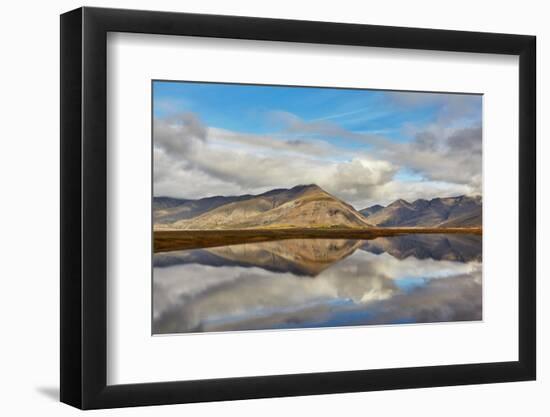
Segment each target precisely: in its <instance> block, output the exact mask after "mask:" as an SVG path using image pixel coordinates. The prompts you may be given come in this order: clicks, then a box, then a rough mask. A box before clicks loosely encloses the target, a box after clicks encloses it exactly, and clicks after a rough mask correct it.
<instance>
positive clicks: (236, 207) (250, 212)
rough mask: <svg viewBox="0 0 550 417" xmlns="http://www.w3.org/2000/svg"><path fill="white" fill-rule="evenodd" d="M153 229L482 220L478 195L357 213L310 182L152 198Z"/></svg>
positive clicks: (450, 223)
mask: <svg viewBox="0 0 550 417" xmlns="http://www.w3.org/2000/svg"><path fill="white" fill-rule="evenodd" d="M153 220H154V227H155V229H159V230H161V229H164V230H166V229H178V230H207V229H220V230H223V229H225V230H227V229H254V228H266V229H269V228H335V227H338V228H368V227H372V226H377V227H474V226H481V224H482V200H481V197H480V196H476V197H470V196H464V195H462V196H457V197H448V198H433V199H431V200H424V199H418V200H415V201H414V202H412V203H409V202H408V201H406V200H403V199H398V200H396V201H394V202H393V203H391V204H389V205H387V206H386V207H384V206H382V205H379V204H376V205H373V206H370V207H367V208H365V209H363V210H360V211H357V210H355V208H353V207H352V206H351V205H350V204H347V203H346V202H344V201H342V200H340V199H338V198H337V197H335V196H333V195H331V194H330V193H328V192H326V191H325V190H323V189H322V188H320V187H319V186H317V185H315V184H309V185H298V186H295V187H292V188H289V189H286V188H281V189H274V190H270V191H267V192H265V193H262V194H258V195H251V194H245V195H240V196H214V197H206V198H201V199H198V200H191V199H179V198H173V197H154V198H153Z"/></svg>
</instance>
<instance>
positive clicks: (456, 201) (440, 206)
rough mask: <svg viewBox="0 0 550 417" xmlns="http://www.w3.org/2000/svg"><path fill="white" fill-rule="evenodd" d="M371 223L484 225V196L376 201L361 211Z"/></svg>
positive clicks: (381, 224) (378, 224)
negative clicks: (386, 203)
mask: <svg viewBox="0 0 550 417" xmlns="http://www.w3.org/2000/svg"><path fill="white" fill-rule="evenodd" d="M359 212H360V213H361V214H363V215H364V216H365V218H366V220H367V222H368V223H370V224H372V225H374V226H379V227H391V226H393V227H398V226H401V227H414V226H422V227H473V226H481V225H482V220H483V219H482V200H481V197H480V196H475V197H470V196H465V195H461V196H457V197H447V198H433V199H431V200H424V199H418V200H416V201H414V202H412V203H409V202H408V201H406V200H403V199H399V200H396V201H394V202H393V203H391V204H389V205H388V206H386V207H383V206H380V205H375V206H371V207H367V208H365V209H363V210H360V211H359Z"/></svg>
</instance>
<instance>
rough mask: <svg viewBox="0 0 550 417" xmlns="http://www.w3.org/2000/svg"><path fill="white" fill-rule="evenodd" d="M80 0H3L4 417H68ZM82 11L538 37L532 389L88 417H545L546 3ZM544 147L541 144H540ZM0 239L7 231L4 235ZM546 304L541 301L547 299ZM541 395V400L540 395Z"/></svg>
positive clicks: (349, 0)
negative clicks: (68, 207) (65, 97)
mask: <svg viewBox="0 0 550 417" xmlns="http://www.w3.org/2000/svg"><path fill="white" fill-rule="evenodd" d="M81 5H82V3H80V2H78V1H72V0H62V1H57V2H55V3H51V2H38V1H34V2H32V1H25V2H24V1H20V2H15V1H11V2H5V4H3V7H2V19H1V23H0V30H1V36H0V42H1V45H2V48H1V50H0V51H1V57H2V58H1V64H0V71H1V75H2V77H1V78H0V79H1V80H2V82H3V86H2V88H1V89H0V100H1V101H0V106H1V109H0V115H1V120H2V129H1V130H0V132H1V133H0V135H1V136H0V138H1V140H2V145H3V146H2V148H1V149H2V151H1V152H0V181H1V188H0V189H1V191H2V195H3V199H2V204H0V218H1V219H2V225H3V227H2V229H1V230H2V233H1V234H0V236H1V239H0V245H2V251H1V253H2V261H3V262H2V269H1V270H2V274H1V278H2V281H3V284H4V285H3V286H1V287H0V320H1V327H0V329H1V331H2V342H1V343H0V351H1V355H0V393H1V395H0V396H1V398H2V400H1V401H0V410H1V411H2V414H3V415H26V414H28V415H32V414H31V413H40V414H41V415H50V414H51V415H60V416H64V415H74V414H76V413H77V411H76V410H75V409H72V408H71V407H68V406H66V405H63V404H60V403H58V402H57V396H58V392H59V385H58V379H59V371H58V368H59V361H58V355H59V354H58V349H59V343H58V340H59V325H58V311H59V280H58V276H59V249H58V247H59V232H58V230H59V221H58V210H59V187H58V182H59V167H58V165H59V142H58V141H59V139H58V138H59V17H58V15H59V14H60V13H62V12H64V11H67V10H70V9H73V8H76V7H79V6H81ZM86 5H89V6H103V7H123V8H139V9H157V10H168V11H182V12H183V11H186V12H197V13H215V14H238V15H250V16H264V17H280V18H293V19H309V20H326V21H341V22H353V23H370V24H380V25H395V26H417V27H431V28H441V29H462V30H475V31H492V32H509V33H522V34H533V35H537V37H538V88H537V93H538V120H539V123H538V137H539V151H538V152H539V153H538V162H539V186H538V190H539V204H538V207H539V226H538V235H539V250H538V255H539V273H538V277H539V285H538V291H539V293H538V299H539V302H538V313H539V321H538V331H539V343H538V349H539V367H538V372H539V377H538V381H537V382H527V383H507V384H496V385H482V386H466V387H451V388H432V389H422V390H401V391H387V392H377V393H359V394H344V395H325V396H313V397H300V398H283V399H270V400H254V401H237V402H230V403H210V404H193V405H179V406H164V407H145V408H139V409H120V410H110V411H100V412H97V413H94V415H113V414H115V413H116V414H117V415H118V414H120V415H132V416H134V415H139V416H148V415H155V416H157V415H158V416H164V415H179V414H182V413H187V414H188V415H194V416H195V415H197V416H210V415H220V414H222V413H223V414H224V415H239V416H243V415H244V416H247V415H250V416H252V415H274V416H275V415H285V414H286V415H297V414H298V413H302V414H310V413H315V414H316V415H327V416H329V415H330V416H333V415H335V414H341V413H343V412H347V413H350V414H356V413H357V414H367V413H369V414H373V415H377V414H378V413H384V415H403V414H406V415H410V416H416V415H422V416H441V415H446V416H461V417H462V416H464V415H476V416H477V415H480V416H482V415H500V416H507V415H520V414H524V415H529V416H543V415H549V413H550V404H549V403H548V401H547V397H548V392H550V365H549V363H550V361H549V360H548V358H547V353H548V352H549V342H550V326H548V324H547V323H546V322H547V320H548V318H549V317H550V307H549V305H550V301H549V300H550V285H549V283H548V281H547V279H548V276H549V273H550V266H549V265H548V263H547V259H545V254H547V253H548V251H549V250H550V223H549V221H548V220H547V219H546V218H543V216H541V215H540V213H542V212H544V211H545V210H546V211H548V210H550V201H549V197H550V193H548V191H547V190H546V192H545V193H544V194H543V186H544V184H546V181H545V180H548V179H549V175H550V168H549V166H548V165H546V167H542V166H541V165H542V162H543V161H545V160H548V158H550V151H548V149H549V147H548V146H546V144H542V142H543V140H542V138H543V137H545V136H547V135H548V134H549V133H550V132H549V127H548V126H549V124H548V122H547V121H546V120H543V117H542V116H543V115H544V114H545V110H546V104H547V102H548V97H550V91H549V89H550V87H549V86H550V83H549V82H548V80H547V79H546V77H545V74H544V73H545V72H546V73H547V74H548V73H550V71H549V59H550V48H549V47H548V45H549V43H550V26H549V25H548V21H547V16H548V11H547V10H545V7H544V6H545V2H542V1H535V0H523V1H514V2H505V1H485V2H480V1H470V0H462V1H460V2H442V1H437V0H435V1H424V0H415V1H406V0H403V1H385V2H382V1H376V2H368V1H353V0H339V1H336V2H333V1H331V2H321V1H315V2H313V1H311V2H306V1H299V0H291V1H286V0H278V1H270V2H261V1H253V0H232V1H223V0H188V1H186V2H178V1H169V0H157V1H147V0H125V1H118V2H115V1H92V0H89V1H88V2H87V3H86ZM540 145H542V146H540ZM6 232H7V233H6ZM545 301H546V302H545ZM544 394H546V395H544Z"/></svg>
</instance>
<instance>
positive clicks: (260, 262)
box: [153, 234, 482, 334]
mask: <svg viewBox="0 0 550 417" xmlns="http://www.w3.org/2000/svg"><path fill="white" fill-rule="evenodd" d="M481 241H482V238H481V236H476V235H456V234H453V235H404V236H395V237H380V238H377V239H373V240H368V241H366V240H346V239H291V240H279V241H272V242H263V243H246V244H240V245H231V246H222V247H216V248H208V249H196V250H184V251H173V252H163V253H157V254H155V255H154V258H153V333H155V334H166V333H188V332H193V333H194V332H209V331H230V330H259V329H283V328H308V327H334V326H351V325H368V324H398V323H429V322H446V321H471V320H481V311H482V308H481V304H482V303H481V293H482V291H481V286H482V280H481V271H482V267H481V265H482V263H481V262H482V250H481V246H482V245H481Z"/></svg>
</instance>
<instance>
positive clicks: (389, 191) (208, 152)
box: [153, 95, 482, 209]
mask: <svg viewBox="0 0 550 417" xmlns="http://www.w3.org/2000/svg"><path fill="white" fill-rule="evenodd" d="M420 96H422V95H419V97H420ZM396 97H399V95H397V96H396ZM457 97H460V96H457ZM418 99H419V100H420V99H422V100H426V98H418ZM428 99H430V98H428ZM437 99H439V98H437ZM409 100H410V98H409ZM457 103H458V104H455V105H452V106H451V105H449V106H451V107H453V108H454V107H457V108H458V107H460V105H461V104H460V103H461V102H460V100H459V99H457ZM403 105H409V104H408V103H405V104H403ZM449 111H450V110H449ZM453 111H455V112H458V110H453ZM270 117H271V119H272V121H273V123H274V126H276V127H277V129H278V130H276V131H275V132H274V133H273V134H269V135H257V134H250V133H242V132H234V131H229V130H226V129H220V128H215V127H208V126H206V125H204V124H203V123H202V122H201V121H200V119H199V117H198V116H197V115H195V114H193V113H183V114H179V115H172V116H170V117H167V118H156V119H155V120H154V128H153V129H154V130H153V131H154V149H153V153H154V154H153V158H154V165H153V168H154V194H155V195H157V196H160V195H165V196H172V197H181V198H202V197H207V196H213V195H237V194H258V193H262V192H265V191H268V190H270V189H273V188H281V187H288V188H289V187H293V186H295V185H298V184H311V183H315V184H318V185H319V186H320V187H322V188H324V189H326V190H327V191H328V192H330V193H332V194H333V195H335V196H337V197H339V198H341V199H343V200H345V201H346V202H349V203H350V204H352V205H354V206H355V207H356V208H358V209H361V208H363V207H366V206H368V205H371V204H376V203H380V204H387V203H390V202H391V201H393V200H395V199H397V198H405V199H412V200H414V199H416V198H433V197H445V196H451V195H460V194H478V193H480V192H481V134H482V132H481V127H479V126H468V127H453V126H450V125H448V124H445V123H433V124H431V125H428V126H421V127H415V126H408V127H407V129H408V134H410V135H411V136H412V137H413V138H414V139H413V140H412V141H409V142H402V143H401V142H396V141H392V140H389V139H388V138H386V137H384V136H382V135H373V134H362V133H356V132H352V131H349V130H346V129H344V128H343V127H341V126H339V125H337V124H336V123H333V122H332V121H330V120H317V121H304V120H302V119H300V118H299V117H297V116H295V115H293V114H291V113H288V112H283V111H279V112H271V113H270ZM334 138H337V139H338V140H341V141H345V142H347V143H351V144H354V145H353V146H338V145H337V144H335V141H334V140H331V139H334ZM336 143H337V141H336ZM403 172H409V173H412V174H414V175H415V176H416V178H415V179H414V180H410V179H407V178H403V176H402V175H401V176H398V175H397V174H398V173H403Z"/></svg>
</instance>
